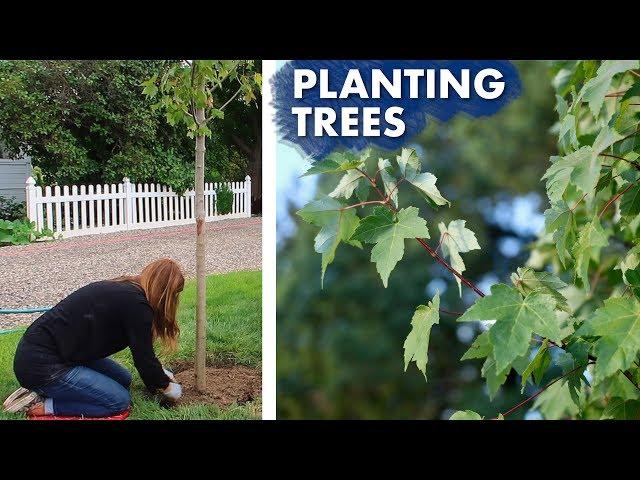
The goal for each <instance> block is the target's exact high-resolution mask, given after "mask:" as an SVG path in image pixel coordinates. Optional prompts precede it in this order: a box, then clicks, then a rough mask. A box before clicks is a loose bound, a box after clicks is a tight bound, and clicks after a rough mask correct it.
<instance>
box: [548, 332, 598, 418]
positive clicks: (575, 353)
mask: <svg viewBox="0 0 640 480" xmlns="http://www.w3.org/2000/svg"><path fill="white" fill-rule="evenodd" d="M590 349H591V344H590V343H588V342H585V341H584V339H582V338H579V337H577V338H572V340H571V341H570V342H569V343H568V344H566V345H565V347H564V351H561V352H560V353H559V354H558V357H557V360H556V362H557V364H558V366H559V367H560V368H561V369H562V373H563V374H567V376H566V377H564V378H563V379H562V380H560V381H561V382H562V383H566V384H567V387H568V388H569V393H570V394H571V398H572V399H573V401H574V402H575V404H576V405H579V404H580V394H581V389H582V384H583V383H585V384H588V383H589V382H587V379H586V377H585V376H584V370H585V369H586V366H587V362H588V360H589V350H590ZM579 367H582V371H580V372H579V371H577V370H576V369H578V368H579ZM574 370H575V371H574ZM570 372H573V373H570Z"/></svg>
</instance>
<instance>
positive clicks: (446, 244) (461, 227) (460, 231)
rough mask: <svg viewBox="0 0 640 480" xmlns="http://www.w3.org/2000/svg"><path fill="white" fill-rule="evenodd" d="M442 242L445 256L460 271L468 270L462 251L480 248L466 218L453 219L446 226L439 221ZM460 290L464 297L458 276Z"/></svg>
mask: <svg viewBox="0 0 640 480" xmlns="http://www.w3.org/2000/svg"><path fill="white" fill-rule="evenodd" d="M438 228H439V229H440V244H441V245H442V253H443V254H444V256H445V257H449V259H450V262H451V266H452V267H453V269H454V270H456V271H457V272H458V273H462V272H464V271H465V270H466V267H465V264H464V261H463V260H462V256H460V253H465V252H469V251H471V250H480V245H478V240H477V239H476V235H475V233H473V232H472V231H471V230H469V229H468V228H466V227H465V221H464V220H452V221H451V222H449V226H448V227H445V225H444V223H442V222H441V223H439V224H438ZM455 278H456V282H457V283H458V291H459V293H460V296H461V297H462V282H461V281H460V279H459V278H458V277H455Z"/></svg>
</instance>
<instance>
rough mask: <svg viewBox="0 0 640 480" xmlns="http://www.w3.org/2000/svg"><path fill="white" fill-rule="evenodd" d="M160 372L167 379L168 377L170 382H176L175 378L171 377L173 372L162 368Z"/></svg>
mask: <svg viewBox="0 0 640 480" xmlns="http://www.w3.org/2000/svg"><path fill="white" fill-rule="evenodd" d="M162 371H163V372H164V374H165V375H166V376H167V377H169V380H171V381H172V382H175V381H176V377H175V376H174V375H173V372H172V371H171V370H169V369H168V368H165V367H162ZM176 383H177V382H176Z"/></svg>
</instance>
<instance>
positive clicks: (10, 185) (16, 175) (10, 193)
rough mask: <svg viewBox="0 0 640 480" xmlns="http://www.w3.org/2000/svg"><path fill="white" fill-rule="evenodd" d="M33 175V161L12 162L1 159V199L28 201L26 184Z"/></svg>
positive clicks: (19, 160) (27, 159) (26, 159)
mask: <svg viewBox="0 0 640 480" xmlns="http://www.w3.org/2000/svg"><path fill="white" fill-rule="evenodd" d="M29 175H31V159H29V158H24V159H18V160H11V159H5V158H0V197H7V198H11V197H15V199H16V200H17V201H19V202H24V201H25V200H26V194H25V182H26V181H27V178H29Z"/></svg>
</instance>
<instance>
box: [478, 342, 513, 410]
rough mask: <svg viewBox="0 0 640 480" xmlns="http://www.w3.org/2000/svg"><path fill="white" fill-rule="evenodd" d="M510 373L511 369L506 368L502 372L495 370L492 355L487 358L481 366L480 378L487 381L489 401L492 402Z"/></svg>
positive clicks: (494, 360)
mask: <svg viewBox="0 0 640 480" xmlns="http://www.w3.org/2000/svg"><path fill="white" fill-rule="evenodd" d="M510 371H511V367H510V366H509V367H506V368H504V369H502V370H498V369H497V368H496V359H495V358H494V357H493V353H492V354H491V355H489V356H488V357H487V359H486V360H485V362H484V363H483V364H482V370H481V373H482V377H483V378H484V379H485V380H486V381H487V389H488V390H489V400H493V398H494V397H495V396H496V393H497V392H498V390H499V389H500V387H501V386H502V384H504V382H506V381H507V375H509V372H510Z"/></svg>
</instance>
